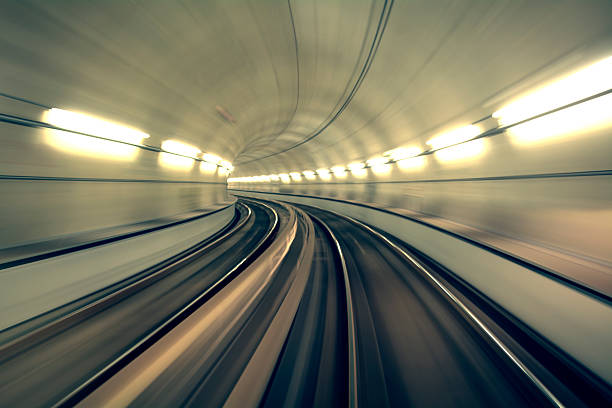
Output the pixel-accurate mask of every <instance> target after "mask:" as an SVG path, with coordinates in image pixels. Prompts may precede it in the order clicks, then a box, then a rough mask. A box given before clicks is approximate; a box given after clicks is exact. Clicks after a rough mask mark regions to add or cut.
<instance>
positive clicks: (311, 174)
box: [302, 170, 317, 180]
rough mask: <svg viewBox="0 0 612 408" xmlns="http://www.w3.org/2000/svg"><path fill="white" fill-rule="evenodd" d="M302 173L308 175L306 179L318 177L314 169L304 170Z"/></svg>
mask: <svg viewBox="0 0 612 408" xmlns="http://www.w3.org/2000/svg"><path fill="white" fill-rule="evenodd" d="M302 174H303V175H304V177H306V180H314V179H316V178H317V176H316V175H315V172H314V171H312V170H304V171H303V172H302Z"/></svg>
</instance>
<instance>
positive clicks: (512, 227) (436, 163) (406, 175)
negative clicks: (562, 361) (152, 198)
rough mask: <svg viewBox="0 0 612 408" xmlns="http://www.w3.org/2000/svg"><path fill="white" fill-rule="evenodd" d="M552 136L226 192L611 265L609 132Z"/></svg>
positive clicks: (489, 141)
mask: <svg viewBox="0 0 612 408" xmlns="http://www.w3.org/2000/svg"><path fill="white" fill-rule="evenodd" d="M551 132H552V128H551ZM552 133H553V134H549V135H548V136H549V137H546V138H542V139H541V140H538V141H535V142H530V143H526V142H523V141H521V139H520V135H517V134H513V132H512V131H507V132H504V133H501V134H497V135H494V136H491V137H488V138H485V139H481V140H477V141H476V142H478V146H475V149H473V152H470V150H471V149H470V148H465V147H464V148H461V146H458V149H456V152H455V153H451V154H440V153H442V152H439V153H434V154H431V155H426V156H421V157H419V158H417V159H414V160H413V162H412V163H406V164H404V165H400V164H398V163H394V164H389V165H386V166H385V167H383V168H382V169H380V171H378V174H376V173H375V172H374V171H373V170H372V169H367V171H366V170H364V172H366V173H365V174H364V175H363V176H361V177H355V176H353V175H352V174H351V173H350V172H347V173H344V174H343V175H342V177H341V178H339V177H337V176H335V175H334V174H330V176H329V179H327V180H322V179H320V178H318V177H317V179H316V180H311V181H309V180H306V179H305V178H304V177H302V178H301V181H299V182H296V181H293V180H291V181H288V182H282V181H280V180H279V181H276V182H274V181H271V182H263V183H257V182H255V183H236V184H231V188H236V189H245V190H259V191H271V192H279V193H292V194H305V195H313V196H323V197H333V198H340V199H346V200H355V201H360V202H365V203H372V204H374V205H378V206H382V207H388V208H392V209H395V210H398V211H400V212H402V211H407V212H408V213H410V214H412V215H416V216H418V217H421V218H424V219H429V220H435V219H439V220H441V221H442V220H447V221H450V222H453V223H457V224H458V225H454V226H453V227H454V228H456V229H459V230H461V229H463V230H464V232H470V230H475V231H471V234H472V235H475V236H476V237H477V235H478V234H479V233H484V234H487V233H493V234H495V235H498V236H500V237H507V238H510V239H513V240H516V242H520V243H521V244H522V245H525V246H529V245H530V244H533V245H536V246H538V247H540V248H545V249H550V250H553V251H556V252H560V253H565V254H568V255H574V256H576V257H577V258H579V259H582V260H584V261H585V262H589V263H591V262H592V263H593V264H595V265H598V264H599V265H601V266H604V267H607V268H609V267H610V265H612V247H611V243H610V241H609V239H608V237H609V234H610V225H612V209H611V207H610V202H612V189H611V188H610V186H611V185H612V174H611V171H610V168H611V167H612V166H611V162H610V158H611V155H610V153H611V152H612V138H611V136H612V133H611V130H610V128H609V127H607V128H606V127H604V128H595V129H588V130H583V131H578V132H572V133H569V134H568V133H566V132H564V131H558V132H557V134H554V132H552ZM470 143H473V142H470ZM447 227H448V225H447Z"/></svg>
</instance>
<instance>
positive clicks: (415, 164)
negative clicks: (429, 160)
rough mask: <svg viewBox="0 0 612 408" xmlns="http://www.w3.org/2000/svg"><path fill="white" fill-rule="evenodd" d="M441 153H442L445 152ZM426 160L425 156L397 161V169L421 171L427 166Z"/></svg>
mask: <svg viewBox="0 0 612 408" xmlns="http://www.w3.org/2000/svg"><path fill="white" fill-rule="evenodd" d="M451 149H452V148H451ZM440 151H441V152H442V151H443V150H440ZM425 160H426V158H425V156H418V157H409V158H407V159H404V160H399V161H397V167H399V168H400V170H403V171H408V170H415V169H420V168H422V167H423V166H425Z"/></svg>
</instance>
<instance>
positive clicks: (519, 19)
mask: <svg viewBox="0 0 612 408" xmlns="http://www.w3.org/2000/svg"><path fill="white" fill-rule="evenodd" d="M1 10H2V13H1V15H0V55H1V56H2V58H1V59H0V144H1V146H2V148H1V149H0V191H1V194H0V195H1V197H2V199H0V214H2V215H1V217H2V219H1V223H0V224H1V225H0V231H1V233H0V256H1V258H0V264H4V265H5V266H6V268H11V267H13V266H15V265H18V264H19V263H15V262H21V261H19V260H20V259H22V258H23V259H25V258H27V257H30V258H32V257H36V256H41V254H43V253H44V252H45V251H49V250H51V249H52V250H53V251H60V252H61V251H62V250H63V249H62V248H65V247H67V246H69V245H74V243H77V244H79V243H82V242H85V241H87V242H89V241H91V240H94V239H109V237H114V236H118V235H120V234H125V233H133V232H134V231H138V230H140V229H142V228H145V227H147V226H153V227H155V226H158V225H162V224H164V223H168V222H177V221H181V220H186V219H189V218H190V217H194V216H199V215H201V214H206V213H210V212H213V211H222V212H223V211H225V210H223V209H224V208H226V207H227V206H228V205H230V204H232V205H233V204H234V202H235V195H250V196H251V197H259V198H267V199H272V200H288V201H291V200H293V201H294V202H297V201H299V200H304V199H308V200H310V201H308V203H311V204H312V203H318V202H327V203H328V204H326V205H328V206H331V205H332V204H329V203H336V204H338V203H339V204H338V207H337V208H336V207H334V209H335V210H336V211H338V212H342V211H343V210H342V208H345V207H342V206H343V205H345V204H347V203H350V204H355V205H358V206H360V207H359V208H368V209H372V208H375V209H378V210H381V209H382V210H384V212H385V214H389V213H390V214H396V215H399V216H400V217H404V218H408V219H411V220H413V221H417V222H419V223H422V224H423V225H427V226H429V227H431V228H434V229H436V230H441V231H445V232H447V233H449V234H451V235H452V236H454V237H456V238H460V239H461V240H465V241H466V242H470V243H471V244H473V245H475V246H483V247H487V248H491V249H492V250H493V251H496V253H498V254H501V255H502V256H509V257H511V258H512V259H515V260H516V261H517V262H519V263H524V264H527V265H533V266H534V267H535V268H537V269H538V270H539V271H543V273H545V274H548V275H547V276H553V278H554V279H558V280H560V281H562V282H566V283H567V282H569V283H570V284H576V285H578V286H579V287H580V288H581V289H580V290H581V291H582V292H584V293H589V294H591V295H593V296H595V297H596V298H597V299H599V300H598V301H601V302H603V304H605V305H606V307H608V308H609V306H610V304H609V302H610V299H611V296H612V240H611V239H610V237H611V236H612V137H611V135H612V113H611V112H612V99H611V98H612V95H610V92H611V90H612V25H611V24H610V22H611V21H612V2H610V1H607V0H600V1H597V0H586V1H584V0H581V1H579V0H576V1H547V0H539V1H512V0H499V1H485V0H482V1H481V0H459V1H456V0H437V1H403V0H395V1H393V0H372V1H365V0H364V1H361V0H359V1H354V0H337V1H297V0H288V1H232V2H228V1H180V2H145V1H130V2H74V1H63V0H62V1H54V2H45V1H5V2H4V3H3V4H2V6H1ZM71 112H77V113H79V114H84V115H89V116H88V117H85V116H78V114H77V115H76V116H70V115H74V114H71ZM92 117H95V118H97V120H98V122H95V121H94V122H87V121H88V120H93V119H91V118H92ZM87 118H88V119H87ZM79 121H81V122H79ZM92 123H93V124H92ZM109 123H112V124H109ZM113 126H114V127H113ZM119 134H121V136H118V135H119ZM168 141H171V142H170V143H168ZM172 142H175V143H174V144H173V143H172ZM319 199H321V200H319ZM296 200H297V201H296ZM317 200H319V201H317ZM300 202H302V201H300ZM302 203H306V202H305V201H303V202H302ZM336 204H333V205H336ZM313 205H314V204H313ZM347 205H348V204H347ZM232 208H233V207H232ZM322 208H326V207H325V205H323V207H322ZM330 208H331V207H330ZM378 210H377V211H378ZM232 211H233V210H232ZM364 211H365V210H364ZM224 214H225V213H224ZM227 214H229V213H227ZM355 214H356V213H355ZM345 215H353V216H354V214H353V213H351V212H350V211H348V210H347V212H345ZM228 217H229V215H228ZM362 217H365V219H362V221H366V222H367V221H368V220H371V221H370V222H371V223H372V224H373V226H375V227H380V228H382V229H384V228H383V227H382V224H381V225H376V224H375V223H374V221H375V218H368V217H369V216H365V215H362ZM357 218H359V217H358V216H357ZM228 220H229V218H228V219H223V220H222V221H218V222H217V223H216V224H214V226H212V224H210V226H208V227H206V229H207V230H210V231H211V232H210V234H212V231H213V230H218V229H220V228H221V225H223V224H224V223H226V222H228ZM181 222H182V221H181ZM387 232H388V231H387ZM194 234H195V232H194ZM210 234H209V235H210ZM193 236H195V235H193ZM189 237H192V236H191V235H189ZM113 239H114V238H113ZM190 239H191V238H190ZM402 239H404V240H405V241H406V242H407V243H408V244H410V245H413V242H412V241H414V242H415V243H416V242H418V241H419V239H420V237H419V236H412V237H411V240H412V241H411V240H410V239H407V238H404V237H402ZM181 242H182V241H181ZM189 242H191V241H189ZM156 245H157V244H156ZM159 245H162V244H159ZM176 245H177V246H176V247H173V249H172V251H174V252H172V251H171V250H170V249H168V248H166V249H165V250H167V251H166V252H164V253H163V254H164V255H163V256H162V255H160V258H159V259H162V258H163V257H165V256H170V255H171V254H172V253H178V251H180V250H183V249H184V247H185V248H186V246H187V245H188V241H187V240H185V241H184V243H181V244H180V245H184V247H183V246H180V245H179V244H176ZM434 245H435V244H434ZM151 248H152V249H151V251H153V250H159V248H160V247H155V248H157V249H154V248H153V247H151ZM417 249H418V246H417ZM430 256H431V255H430ZM28 259H29V258H28ZM32 259H33V258H32ZM92 259H93V258H92ZM156 259H157V258H156ZM96 262H100V261H96ZM147 265H148V264H147ZM144 267H145V266H144V264H143V265H142V269H144ZM147 267H148V266H147ZM1 273H2V271H0V274H1ZM121 273H123V275H120V276H122V277H125V276H128V275H129V273H128V272H121ZM32 276H35V275H32ZM71 276H72V275H71ZM75 276H76V275H74V276H73V278H70V277H68V278H65V280H63V281H62V282H64V283H62V284H61V285H64V286H61V285H60V286H61V287H60V286H58V290H60V289H61V290H66V291H70V290H71V289H70V288H71V287H72V286H70V285H73V284H74V281H71V280H70V279H74V280H78V278H77V277H75ZM117 276H119V275H117ZM0 279H1V278H0ZM32 279H35V278H32ZM117 279H118V278H117ZM115 280H116V279H115ZM468 281H469V279H468ZM10 282H16V281H10ZM109 282H110V281H109ZM472 284H474V283H473V282H472ZM58 285H59V284H58ZM475 286H476V287H478V285H475ZM7 290H8V289H7V286H6V285H5V286H4V288H3V289H2V291H3V292H5V291H7ZM80 290H82V293H86V292H87V289H86V288H81V289H80ZM75 293H76V292H75ZM79 293H80V292H79ZM5 294H6V293H5ZM485 294H487V295H488V293H486V292H485ZM36 296H38V295H36ZM75 296H76V295H75ZM32 297H33V298H34V297H35V295H32ZM493 297H494V296H493ZM7 298H8V295H7ZM20 302H22V301H20V300H19V296H18V295H17V296H16V297H15V299H14V304H11V306H10V307H9V306H6V310H5V313H4V317H3V319H4V320H6V322H8V323H5V322H4V321H3V326H2V328H6V327H10V325H11V324H13V323H15V322H18V321H19V319H21V318H17V317H16V318H15V319H16V320H15V319H14V320H11V317H10V316H9V315H10V314H11V313H13V312H12V311H13V310H17V309H19V308H22V309H19V310H25V309H23V308H26V309H27V307H26V306H23V305H22V303H23V302H25V301H23V302H22V303H20ZM502 303H503V302H502ZM7 305H8V303H7ZM19 305H21V306H19ZM32 307H33V308H34V309H36V307H43V308H44V306H36V307H34V306H32ZM577 308H579V307H578V306H577ZM9 309H10V311H9ZM34 309H33V310H34ZM24 313H25V314H24V315H23V316H33V315H36V313H37V312H35V311H32V312H31V314H30V315H28V314H27V313H30V312H24ZM517 313H518V312H517ZM7 316H8V317H7ZM606 316H608V315H606ZM23 318H25V317H23ZM606 318H607V317H606ZM11 322H12V323H11ZM606 322H608V321H607V320H603V321H602V322H599V323H594V324H595V325H597V324H602V325H604V326H605V325H606V324H607V323H606ZM602 332H603V335H604V337H605V336H608V337H609V336H610V334H611V333H610V327H609V326H608V328H607V329H605V328H604V329H603V330H602ZM0 334H1V333H0ZM561 348H563V346H562V347H561ZM570 354H571V353H570ZM574 357H576V355H574ZM602 357H603V360H605V361H604V363H605V364H604V365H605V366H606V367H604V368H601V367H600V368H598V369H594V371H596V372H597V373H598V375H599V376H600V377H602V378H606V380H610V379H611V378H612V361H610V355H609V352H608V355H607V356H602ZM576 358H577V357H576ZM589 358H590V357H589ZM583 363H584V364H585V365H586V366H588V367H591V366H590V365H589V364H590V363H588V362H584V361H583ZM591 368H592V367H591ZM597 370H600V371H597ZM602 373H604V374H602ZM606 376H607V377H606ZM604 384H607V385H605V386H604V388H606V387H609V384H608V383H606V381H605V380H604ZM610 395H612V394H610Z"/></svg>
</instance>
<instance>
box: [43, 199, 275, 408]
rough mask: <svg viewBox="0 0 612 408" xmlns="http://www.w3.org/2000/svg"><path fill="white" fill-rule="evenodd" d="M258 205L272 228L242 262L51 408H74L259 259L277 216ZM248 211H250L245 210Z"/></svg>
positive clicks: (266, 244)
mask: <svg viewBox="0 0 612 408" xmlns="http://www.w3.org/2000/svg"><path fill="white" fill-rule="evenodd" d="M260 205H262V206H263V207H266V208H267V210H268V211H269V212H270V213H271V214H272V216H273V217H272V219H273V221H272V226H271V228H270V229H269V230H268V232H267V233H266V235H265V236H264V238H263V239H262V240H261V241H260V242H259V244H258V245H257V246H256V247H255V248H254V249H253V250H252V251H251V252H250V253H249V254H248V255H247V256H245V257H244V258H242V260H241V261H240V262H239V263H238V264H236V265H235V266H234V267H233V268H232V269H231V270H230V271H229V272H227V273H226V274H225V275H223V276H222V277H221V278H220V279H219V280H218V281H217V282H215V283H214V284H213V285H211V286H210V287H209V288H208V289H206V290H205V291H204V292H202V293H201V294H200V295H198V296H197V297H195V298H194V299H192V300H191V301H190V302H189V303H188V304H187V305H185V306H184V307H183V308H182V309H181V310H179V311H178V312H176V313H175V314H173V315H172V316H171V317H169V318H168V319H166V321H164V322H163V323H161V324H160V325H159V326H157V328H155V329H154V330H153V331H151V332H150V333H149V334H147V335H146V336H145V337H143V338H142V339H140V340H139V341H138V342H137V343H136V344H134V345H133V346H132V347H130V348H129V349H128V350H126V351H124V352H123V353H122V354H121V355H120V356H118V357H117V358H115V359H114V360H113V361H111V362H110V363H108V364H107V365H106V366H105V367H103V368H102V369H101V370H99V371H98V372H97V373H96V374H94V375H93V376H91V377H90V378H89V379H87V380H86V381H84V382H83V383H82V384H81V385H80V386H78V387H77V388H76V389H74V390H73V391H71V392H70V393H69V394H68V395H66V396H64V397H63V398H61V399H60V400H59V401H57V402H56V403H55V404H53V405H52V407H54V408H59V407H71V406H74V405H76V404H77V403H78V402H80V401H81V400H83V399H84V398H85V397H86V396H87V395H89V394H90V393H91V392H93V391H94V390H95V389H96V388H98V387H99V386H100V385H102V384H103V383H104V382H105V381H106V380H107V379H109V378H110V377H111V376H112V375H114V374H116V373H117V372H118V371H119V370H121V369H122V368H123V367H125V366H126V365H128V364H129V363H130V362H131V361H133V360H134V359H135V358H136V357H138V356H139V355H140V354H142V353H143V352H144V351H145V350H146V349H148V348H149V347H150V346H151V345H153V344H154V343H155V342H156V341H157V340H159V339H160V338H161V337H163V336H164V335H165V334H166V333H168V332H169V331H170V330H172V329H173V328H174V327H176V326H177V325H178V324H179V323H181V322H182V321H183V320H185V319H186V318H187V317H188V316H189V315H191V314H192V313H193V312H194V311H195V310H197V309H198V308H199V307H200V306H201V305H202V304H204V303H205V302H206V301H207V300H208V299H209V298H210V297H212V296H213V295H214V294H215V293H217V292H218V291H219V290H221V289H222V288H223V287H224V286H225V285H226V284H227V283H229V282H230V281H231V280H232V279H233V278H234V277H235V275H236V274H238V273H239V272H241V271H242V270H243V269H244V268H245V267H246V266H247V265H248V264H249V263H250V262H252V261H253V260H254V259H255V258H256V257H257V256H259V254H260V253H261V252H262V251H263V249H264V248H265V247H267V246H268V245H269V243H270V242H271V240H272V239H273V238H274V235H275V234H276V232H277V231H278V224H279V217H278V214H277V212H276V211H275V210H274V209H273V208H271V207H270V206H267V205H265V204H260ZM247 208H248V206H247ZM249 211H251V210H250V209H249ZM245 223H246V221H245ZM242 225H244V224H242ZM230 234H231V233H228V234H226V235H225V236H224V237H226V236H229V235H230ZM207 247H209V246H207ZM202 250H203V249H202ZM200 252H201V251H198V252H197V253H194V254H191V255H189V256H188V257H187V258H191V257H193V256H195V255H196V254H199V253H200ZM182 261H184V259H183V260H181V261H177V264H178V263H180V262H182ZM173 265H175V264H173Z"/></svg>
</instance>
